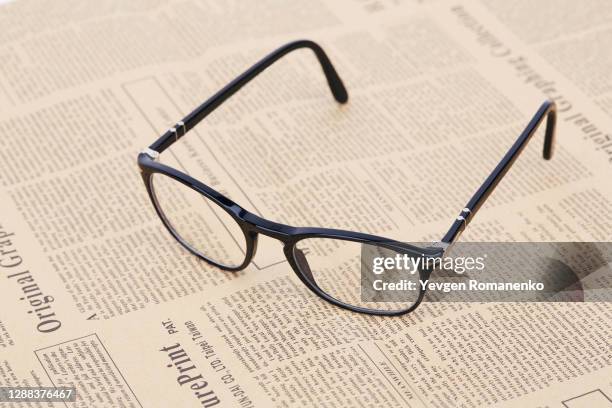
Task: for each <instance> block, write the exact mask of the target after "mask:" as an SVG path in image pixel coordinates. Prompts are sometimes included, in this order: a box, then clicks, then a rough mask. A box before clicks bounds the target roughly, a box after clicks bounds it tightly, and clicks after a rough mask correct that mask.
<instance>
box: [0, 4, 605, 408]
mask: <svg viewBox="0 0 612 408" xmlns="http://www.w3.org/2000/svg"><path fill="white" fill-rule="evenodd" d="M611 18H612V16H611V15H610V7H609V4H608V2H606V1H591V2H588V3H581V4H580V7H578V6H577V5H576V4H575V2H570V1H565V0H564V1H559V2H556V3H555V5H554V7H552V6H550V5H549V4H547V3H545V2H536V1H526V0H520V1H513V2H507V1H500V0H494V1H486V2H476V1H474V2H468V1H465V2H460V1H443V0H440V1H428V2H417V1H392V0H389V1H385V0H342V1H331V0H329V1H324V0H316V1H309V2H283V1H275V0H265V1H259V2H194V1H167V0H157V1H154V0H149V1H145V0H142V1H130V2H122V1H117V0H107V1H104V2H93V1H92V2H86V3H84V2H77V1H66V0H57V1H54V2H47V3H45V4H41V3H40V2H36V1H29V0H24V1H21V0H20V1H17V2H12V3H8V4H5V5H3V6H1V7H0V26H1V27H2V29H1V30H0V135H1V137H2V143H1V144H0V198H1V199H0V279H1V280H2V284H1V285H0V306H1V308H0V310H1V311H2V312H1V313H0V386H57V387H60V386H65V385H73V386H75V387H76V390H77V395H78V397H77V402H75V403H72V405H68V404H66V406H75V407H169V406H177V407H178V406H180V407H188V406H194V407H195V406H205V407H212V406H240V407H251V406H260V407H269V406H287V407H288V406H295V407H303V406H304V407H305V406H324V407H347V406H362V407H388V406H407V407H408V406H409V407H430V406H431V407H454V406H458V407H477V406H499V407H524V406H542V407H543V406H549V407H562V406H566V407H583V406H589V407H598V406H609V405H606V404H610V402H609V401H610V399H611V398H612V381H611V379H612V365H611V361H610V358H611V355H610V350H611V343H610V339H612V330H611V327H612V315H611V313H610V304H609V303H582V304H560V303H559V304H557V303H531V304H514V303H483V304H475V303H470V304H463V303H424V304H422V305H421V306H420V308H419V309H417V310H416V311H415V312H414V313H411V314H408V315H406V316H403V317H395V318H381V317H376V316H366V315H360V314H356V313H351V312H348V311H345V310H341V309H339V308H337V307H334V306H332V305H330V304H327V303H326V302H324V301H323V300H321V299H320V298H318V297H316V296H315V295H313V294H312V293H311V292H310V291H309V290H308V289H307V288H306V287H305V286H304V285H303V284H302V283H301V282H300V281H299V280H298V278H297V277H296V276H295V274H294V273H293V271H292V270H291V267H290V266H289V265H288V264H287V262H286V261H285V259H284V257H283V254H282V250H281V249H280V247H279V245H278V244H277V243H276V242H274V241H272V240H270V239H266V238H265V237H261V238H260V242H259V248H258V252H257V255H256V257H255V259H254V262H253V263H252V264H251V265H250V266H249V267H247V268H246V269H245V270H244V271H241V272H238V273H228V272H223V271H220V270H218V269H216V268H214V267H211V266H209V265H207V264H206V263H204V262H201V261H199V260H198V259H197V258H196V257H194V256H192V255H191V254H189V253H188V252H187V251H186V250H184V249H183V248H182V247H181V246H180V245H179V244H178V243H176V241H174V239H173V238H172V237H171V236H170V234H168V233H167V231H166V230H165V229H164V227H163V225H162V224H161V222H160V220H159V218H158V217H157V215H156V214H155V212H154V209H153V207H152V205H151V203H150V201H149V198H148V196H147V193H146V190H145V188H144V185H143V183H142V180H141V178H140V174H139V171H138V168H137V166H136V163H135V158H136V155H137V153H138V152H139V151H140V150H141V149H142V148H144V147H146V146H148V145H149V144H150V143H151V142H152V141H154V140H155V139H156V137H157V136H158V135H159V134H161V133H163V132H164V131H165V129H167V128H168V126H170V125H171V124H173V123H175V122H176V121H177V120H179V119H180V118H182V117H183V116H184V115H185V114H187V113H188V112H190V111H191V110H192V109H193V108H194V107H196V106H197V105H198V104H200V103H201V102H202V101H203V100H205V99H206V98H207V97H208V96H210V95H212V94H213V93H214V92H215V91H216V90H218V89H219V88H220V87H222V86H223V85H225V84H226V83H227V82H229V81H230V80H231V79H233V78H234V77H235V76H236V75H238V74H239V73H241V72H242V71H243V70H245V69H246V68H248V67H249V66H250V65H251V64H253V63H255V62H256V61H257V60H258V59H259V58H261V57H262V56H264V55H266V53H268V52H269V51H272V50H273V49H275V48H276V47H278V46H280V45H282V44H284V43H285V42H288V41H290V40H293V39H297V38H309V39H313V40H315V41H317V42H318V43H320V44H321V45H322V46H323V47H324V49H325V50H326V51H327V52H328V53H329V55H330V58H331V59H332V61H333V63H334V65H335V66H336V68H337V70H338V72H339V74H340V76H341V77H342V78H343V80H344V81H345V84H346V85H347V88H348V91H349V94H350V99H349V103H348V104H347V105H346V106H342V107H339V106H337V105H336V104H335V103H334V101H333V99H332V98H331V97H330V95H329V92H328V89H326V86H325V85H326V84H325V81H324V78H323V75H322V74H321V72H320V69H319V67H318V66H317V64H316V60H315V59H314V58H313V56H312V55H311V53H310V52H309V51H301V52H296V53H294V54H291V55H289V56H287V57H285V58H284V59H283V60H281V61H279V62H278V63H277V64H275V65H274V66H272V67H270V68H269V69H268V70H266V71H265V73H263V74H262V75H261V76H259V77H258V78H257V79H256V80H255V81H253V82H252V83H250V84H249V85H248V86H247V87H245V88H244V89H242V90H241V91H240V92H239V93H238V94H236V95H235V96H234V97H233V98H232V99H230V100H229V101H227V103H225V104H224V105H223V106H221V107H220V108H219V109H218V110H217V111H216V112H214V113H213V114H212V115H211V116H210V117H209V118H207V119H206V120H205V121H204V122H203V123H202V124H200V125H198V127H196V128H195V129H193V130H192V131H191V132H190V133H189V134H188V135H187V136H185V137H184V138H183V139H181V140H180V141H179V142H178V143H176V144H175V145H173V146H172V148H171V149H170V150H169V151H167V152H166V153H165V154H163V155H162V157H161V161H162V162H164V163H167V164H170V165H173V166H176V167H177V168H179V169H181V170H183V171H185V172H188V173H189V174H190V175H192V176H193V177H196V178H199V179H201V180H202V181H204V182H205V183H207V184H209V185H211V186H212V187H213V188H215V189H217V190H218V191H222V192H224V193H225V194H227V195H228V196H229V197H231V198H232V199H233V200H235V201H236V202H238V203H240V204H241V205H243V206H244V207H245V208H247V209H249V210H251V211H253V212H255V213H257V214H259V215H261V216H262V217H265V218H268V219H272V220H275V221H278V222H282V223H287V224H290V225H300V226H323V227H331V228H341V229H348V230H356V231H363V232H368V233H373V234H377V235H382V236H386V237H389V238H393V239H399V240H402V241H427V240H439V239H440V238H441V236H442V235H443V233H444V232H445V231H446V229H447V228H448V226H449V225H450V222H451V221H452V220H453V218H454V217H455V215H456V212H457V210H458V209H460V208H461V206H462V205H463V204H464V203H465V202H466V201H467V199H468V198H469V197H470V195H471V194H472V193H473V191H474V190H475V189H476V188H477V187H478V186H479V185H480V183H481V182H482V181H483V179H484V177H485V176H486V175H487V174H488V172H489V171H490V169H492V168H493V166H494V165H495V164H496V163H497V161H498V160H499V159H500V158H501V156H502V155H503V153H504V152H505V150H506V149H507V148H508V147H509V146H510V145H511V144H512V143H513V141H514V140H515V138H516V137H517V135H518V134H519V133H520V131H521V130H522V129H523V127H524V126H525V125H526V123H527V121H528V120H529V119H530V118H531V115H533V113H534V112H535V111H536V109H537V108H538V106H539V104H540V103H541V102H542V101H543V100H545V99H546V98H549V99H553V100H555V101H556V102H557V105H558V107H559V121H558V137H557V146H556V154H555V157H554V159H553V160H552V161H549V162H545V161H543V160H541V143H542V141H543V137H542V136H543V134H540V135H537V136H536V138H535V139H534V141H533V142H532V143H531V144H530V146H528V148H527V149H526V150H525V152H524V153H523V155H522V156H521V157H520V159H519V160H518V161H517V163H516V164H515V165H514V167H513V168H512V169H511V171H510V172H509V173H508V175H507V176H506V177H505V178H504V180H503V182H502V183H501V184H500V186H499V187H498V188H497V190H496V191H495V193H494V194H493V195H492V196H491V198H490V199H489V200H488V202H487V203H486V205H485V207H483V209H482V211H480V212H479V214H478V217H477V219H475V220H474V222H473V223H472V224H471V225H470V228H469V229H468V230H467V231H466V232H465V234H464V235H463V236H462V238H461V239H462V240H465V241H596V242H606V241H611V240H612V183H610V175H611V171H612V76H610V75H609V72H610V69H611V68H612V59H611V54H610V52H609V44H610V40H612V30H611V27H612V19H611ZM218 244H219V245H223V242H219V243H218ZM0 405H1V406H7V407H8V406H63V404H62V403H38V404H37V403H33V402H32V403H21V404H17V403H8V402H6V403H0Z"/></svg>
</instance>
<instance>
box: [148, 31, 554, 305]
mask: <svg viewBox="0 0 612 408" xmlns="http://www.w3.org/2000/svg"><path fill="white" fill-rule="evenodd" d="M302 48H308V49H310V50H311V51H312V52H313V53H314V54H315V56H316V57H317V59H318V61H319V63H320V65H321V67H322V69H323V73H324V74H325V77H326V79H327V83H328V85H329V87H330V90H331V92H332V95H333V96H334V98H335V100H336V101H337V102H338V103H340V104H345V103H346V102H348V93H347V91H346V88H345V86H344V84H343V82H342V80H341V79H340V77H339V76H338V73H337V72H336V69H335V68H334V66H333V65H332V63H331V61H330V59H329V58H328V56H327V54H326V53H325V52H324V51H323V49H322V48H321V47H320V46H319V45H318V44H316V43H315V42H313V41H310V40H297V41H293V42H290V43H288V44H285V45H284V46H282V47H280V48H278V49H276V50H275V51H273V52H272V53H270V54H269V55H267V56H266V57H264V58H263V59H261V60H260V61H259V62H257V63H256V64H255V65H253V66H252V67H251V68H249V69H248V70H246V71H245V72H244V73H242V74H241V75H239V76H238V77H236V78H235V79H234V80H233V81H231V82H230V83H229V84H227V85H226V86H225V87H223V88H222V89H221V90H220V91H218V92H217V93H215V94H214V95H213V96H212V97H210V98H209V99H208V100H206V101H205V102H204V103H202V104H201V105H200V106H198V107H197V108H196V109H195V110H194V111H192V112H191V113H190V114H188V115H187V116H185V117H184V118H183V119H182V120H181V121H179V122H177V123H176V124H175V125H174V126H173V127H171V128H170V129H168V130H167V131H166V132H165V133H164V134H163V135H161V136H160V137H159V138H158V139H157V140H156V141H155V142H154V143H153V144H151V145H150V146H149V147H148V148H146V149H144V150H143V151H142V152H140V153H139V154H138V158H137V162H138V166H139V168H140V172H141V175H142V179H143V181H144V183H145V186H146V189H147V192H148V194H149V197H150V199H151V202H152V203H153V206H154V208H155V211H156V212H157V214H158V216H159V217H160V219H161V220H162V223H163V224H164V226H165V227H166V229H167V230H168V231H169V232H170V234H171V235H172V236H173V237H174V238H175V239H176V240H177V241H178V242H179V243H180V244H181V245H182V246H183V247H185V248H186V249H187V250H188V251H189V252H191V253H192V254H193V255H195V256H197V257H198V258H200V259H202V260H204V261H206V262H207V263H209V264H211V265H214V266H216V267H218V268H220V269H223V270H226V271H233V272H235V271H239V270H242V269H244V268H246V267H247V265H249V264H250V263H251V261H252V259H253V257H254V255H255V252H256V250H257V240H258V236H259V234H263V235H266V236H268V237H271V238H274V239H277V240H279V241H281V242H282V243H283V245H284V247H283V252H284V253H285V257H286V258H287V261H288V262H289V264H290V265H291V267H292V269H293V271H294V272H295V273H296V275H297V276H298V278H299V279H300V280H301V281H302V282H303V283H304V284H305V285H306V286H307V287H308V288H309V289H310V290H311V291H312V292H313V293H315V294H316V295H317V296H319V297H320V298H322V299H324V300H326V301H328V302H330V303H332V304H334V305H336V306H339V307H341V308H344V309H347V310H351V311H353V312H358V313H365V314H371V315H381V316H400V315H404V314H407V313H410V312H412V311H413V310H415V309H416V308H417V307H418V306H419V305H420V304H421V302H422V300H423V298H424V296H425V293H426V288H424V287H422V286H421V285H419V286H421V287H420V293H419V296H418V299H417V300H416V302H415V303H414V304H413V305H412V306H410V307H409V308H406V309H402V310H379V309H370V308H365V307H361V306H355V305H351V304H348V303H345V302H343V301H340V300H338V299H336V298H334V297H332V296H331V295H329V294H327V293H326V292H325V291H323V290H322V289H321V288H320V287H319V286H318V285H317V283H316V281H315V279H314V277H313V276H312V273H310V272H309V271H305V270H302V269H301V268H300V267H299V265H298V263H299V260H298V259H296V249H297V248H296V244H297V243H298V242H299V241H301V240H304V239H307V238H330V239H339V240H344V241H353V242H358V243H362V244H371V245H376V246H380V247H383V248H386V249H390V250H393V251H397V252H401V253H407V254H411V255H414V256H427V257H432V258H441V257H443V256H444V254H445V253H446V252H447V251H448V250H449V249H450V247H451V246H452V244H453V243H454V242H455V241H456V240H457V239H458V237H459V236H460V235H461V233H462V232H463V231H464V230H465V228H466V227H467V225H468V224H469V223H470V222H471V221H472V219H473V218H474V216H475V215H476V213H477V212H478V210H479V209H480V208H481V207H482V205H483V204H484V202H485V201H486V200H487V198H488V197H489V195H490V194H491V193H492V192H493V190H494V189H495V187H496V186H497V185H498V184H499V182H500V181H501V179H502V178H503V177H504V176H505V174H506V173H507V172H508V170H509V169H510V167H511V166H512V164H514V162H515V161H516V159H517V158H518V156H519V155H520V153H521V152H522V151H523V149H524V148H525V146H526V145H527V143H528V142H529V140H530V139H531V138H532V136H533V135H534V134H535V132H536V130H537V129H538V127H539V125H540V124H541V123H542V121H543V119H544V118H545V117H546V132H545V139H544V150H543V157H544V159H545V160H550V159H551V157H552V154H553V145H554V140H555V127H556V117H557V115H556V113H557V110H556V104H555V102H554V101H551V100H547V101H545V102H544V103H543V104H542V105H541V106H540V108H539V109H538V111H537V112H536V114H535V115H534V116H533V118H532V119H531V121H530V122H529V123H528V124H527V126H526V128H525V130H523V132H522V133H521V134H520V136H519V137H518V139H517V140H516V142H515V143H514V144H513V145H512V147H510V149H509V150H508V152H507V153H506V154H505V155H504V157H503V158H502V160H501V161H500V162H499V164H498V165H497V166H496V167H495V169H494V170H493V171H492V172H491V174H490V175H489V176H488V177H487V178H486V180H485V181H484V182H483V184H482V185H481V186H480V187H479V188H478V190H477V191H476V192H475V193H474V195H473V196H472V198H471V199H470V200H469V201H468V203H467V204H466V205H465V206H464V208H463V209H462V210H461V211H460V212H459V215H458V216H457V218H456V219H455V220H454V221H453V224H452V225H451V227H450V228H449V230H448V232H447V233H446V234H445V235H444V237H443V238H442V239H441V240H440V241H439V242H434V243H432V245H431V246H428V247H420V246H415V245H411V244H407V243H404V242H401V241H397V240H392V239H389V238H384V237H380V236H376V235H371V234H365V233H360V232H354V231H347V230H339V229H331V228H318V227H294V226H290V225H286V224H282V223H277V222H274V221H270V220H267V219H265V218H262V217H260V216H258V215H256V214H254V213H252V212H249V211H247V210H245V209H244V208H243V207H241V206H240V205H238V204H236V203H235V202H233V201H232V200H230V199H229V198H228V197H226V196H225V195H223V194H221V193H219V192H218V191H216V190H214V189H212V188H211V187H209V186H208V185H206V184H204V183H202V182H200V181H199V180H196V179H195V178H193V177H191V176H190V175H188V174H186V173H183V172H181V171H179V170H176V169H175V168H172V167H170V166H167V165H165V164H162V163H160V162H159V161H158V159H159V155H160V154H161V153H162V152H163V151H165V150H166V149H167V148H169V147H170V146H171V145H172V144H173V143H175V142H176V141H178V140H179V139H180V138H181V137H183V136H184V135H185V134H186V133H187V132H189V130H191V129H192V128H193V127H195V126H196V125H197V124H198V123H200V122H201V121H202V120H203V119H204V118H205V117H206V116H208V115H209V114H210V113H211V112H213V111H214V110H215V109H216V108H217V107H219V106H220V105H221V104H222V103H223V102H225V101H226V100H227V99H228V98H229V97H231V96H232V95H233V94H234V93H236V92H237V91H238V90H239V89H240V88H242V87H243V86H244V85H246V84H247V83H248V82H249V81H251V80H252V79H253V78H255V77H256V76H257V75H258V74H260V73H261V72H262V71H264V70H265V69H266V68H268V67H269V66H270V65H272V64H273V63H274V62H276V61H277V60H279V59H280V58H282V57H283V56H285V55H286V54H288V53H290V52H292V51H295V50H298V49H302ZM156 173H159V174H163V175H165V176H168V177H171V178H172V179H174V180H176V181H178V182H180V183H182V184H183V185H185V186H187V187H189V188H191V189H193V190H195V191H197V192H198V193H200V194H202V195H203V196H204V197H206V198H208V199H209V200H212V201H213V202H214V203H215V204H217V205H218V206H219V207H220V208H222V209H223V210H225V211H226V212H227V213H228V214H229V215H230V216H231V217H232V218H233V219H234V220H235V221H236V223H237V224H238V225H239V227H240V229H241V230H242V232H243V234H244V237H245V240H246V253H245V259H244V261H243V263H242V264H241V265H238V266H227V265H223V264H220V263H218V262H215V261H214V260H213V259H210V258H207V257H206V256H204V255H203V254H201V253H200V252H199V251H198V250H197V249H195V248H194V247H192V246H191V245H190V244H189V243H188V242H186V241H185V240H184V239H183V238H182V237H181V236H180V235H179V234H178V232H177V231H176V230H175V229H174V227H172V225H171V223H170V222H169V221H168V219H167V218H166V216H165V215H164V213H163V211H162V210H161V208H160V206H159V204H158V202H157V198H156V196H155V193H154V191H153V186H152V176H153V175H154V174H156ZM431 273H432V271H431V270H428V269H423V268H421V269H419V277H420V280H421V281H426V280H428V279H429V277H430V275H431Z"/></svg>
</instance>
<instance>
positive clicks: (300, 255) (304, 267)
mask: <svg viewBox="0 0 612 408" xmlns="http://www.w3.org/2000/svg"><path fill="white" fill-rule="evenodd" d="M293 254H294V257H295V262H296V263H297V265H298V268H300V272H302V273H303V274H304V275H306V276H307V277H308V279H310V281H311V282H312V283H313V284H314V285H315V286H317V287H318V285H317V281H315V278H314V276H312V271H311V270H310V265H308V261H307V260H306V256H305V255H304V252H303V251H302V250H301V249H298V248H293Z"/></svg>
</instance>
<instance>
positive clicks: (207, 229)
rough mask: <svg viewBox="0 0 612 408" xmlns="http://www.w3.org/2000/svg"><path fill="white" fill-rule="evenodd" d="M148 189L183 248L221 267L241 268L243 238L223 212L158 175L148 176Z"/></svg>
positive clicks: (204, 198)
mask: <svg viewBox="0 0 612 408" xmlns="http://www.w3.org/2000/svg"><path fill="white" fill-rule="evenodd" d="M151 188H152V191H153V195H154V198H155V205H156V206H157V208H158V209H159V210H160V212H161V213H162V214H163V217H164V218H165V222H166V224H167V225H169V226H170V228H171V229H172V230H173V231H174V232H175V234H176V235H177V236H178V237H179V241H180V242H181V243H182V244H183V245H184V246H186V247H188V248H190V249H191V250H192V251H195V252H197V253H198V254H200V255H201V256H203V257H204V258H207V259H209V260H211V261H213V262H215V263H217V264H220V265H222V266H226V267H229V268H234V267H238V266H240V265H242V264H243V262H244V260H245V257H246V251H247V244H246V242H247V241H246V237H245V235H244V232H243V231H242V229H241V228H240V225H238V223H237V222H236V220H235V219H234V218H233V217H232V216H231V215H230V214H229V213H228V212H227V211H225V209H223V208H222V207H221V206H219V205H218V204H217V203H215V202H214V201H213V200H211V199H209V198H207V197H206V196H204V195H202V194H201V193H200V192H198V191H196V190H194V189H193V188H191V187H190V186H187V185H185V184H183V183H181V182H180V181H178V180H175V179H173V178H172V177H169V176H166V175H164V174H161V173H155V174H153V175H152V176H151Z"/></svg>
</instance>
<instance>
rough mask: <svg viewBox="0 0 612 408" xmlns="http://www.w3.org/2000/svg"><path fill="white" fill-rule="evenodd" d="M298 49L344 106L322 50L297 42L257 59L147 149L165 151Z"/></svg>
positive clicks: (344, 98) (337, 81) (340, 89)
mask: <svg viewBox="0 0 612 408" xmlns="http://www.w3.org/2000/svg"><path fill="white" fill-rule="evenodd" d="M300 48H310V49H311V50H312V51H313V52H314V53H315V55H316V57H317V59H318V60H319V63H320V64H321V67H322V68H323V73H324V74H325V77H326V78H327V83H328V84H329V87H330V89H331V92H332V94H333V95H334V98H335V99H336V101H338V102H339V103H346V102H347V101H348V93H347V92H346V88H345V87H344V84H343V83H342V80H341V79H340V77H339V76H338V73H337V72H336V70H335V69H334V66H333V65H332V63H331V61H330V60H329V58H328V57H327V54H325V51H323V49H322V48H321V47H320V46H319V45H318V44H317V43H315V42H313V41H310V40H298V41H294V42H290V43H288V44H285V45H283V46H282V47H280V48H278V49H277V50H276V51H274V52H272V53H270V54H269V55H268V56H266V57H264V58H263V59H261V60H260V61H259V62H258V63H256V64H255V65H253V66H252V67H251V68H249V69H248V70H246V71H245V72H244V73H242V74H241V75H240V76H238V77H236V78H235V79H234V80H233V81H232V82H230V83H229V84H227V85H226V86H225V87H223V89H221V90H220V91H218V92H217V93H216V94H214V95H213V96H212V97H210V98H209V99H208V100H207V101H206V102H204V103H203V104H202V105H200V106H198V108H197V109H195V110H194V111H193V112H191V113H190V114H189V115H187V116H185V118H183V120H181V121H179V122H177V124H176V125H175V126H173V127H172V128H170V129H169V130H168V131H166V133H164V134H163V135H162V136H161V137H160V138H159V139H157V140H156V141H155V142H154V143H153V144H152V145H151V146H149V149H151V150H154V151H156V152H157V153H161V152H163V151H164V150H166V149H167V148H168V147H170V146H171V145H172V143H174V142H176V141H177V140H178V139H179V138H181V137H182V136H184V135H185V133H187V132H188V131H189V130H190V129H191V128H193V127H194V126H196V125H197V124H198V123H200V121H201V120H202V119H204V118H205V117H206V116H208V115H209V114H210V113H211V112H212V111H214V110H215V109H216V108H217V107H218V106H219V105H221V104H222V103H223V102H225V101H226V100H227V99H228V98H229V97H230V96H232V95H233V94H235V93H236V92H237V91H238V90H239V89H240V88H242V87H243V86H244V85H246V84H247V83H248V82H249V81H251V80H252V79H253V78H255V77H256V76H257V75H259V74H260V73H261V72H262V71H263V70H265V69H266V68H268V67H269V66H270V65H272V64H273V63H274V62H276V61H277V60H279V59H280V58H282V57H283V56H285V55H286V54H288V53H290V52H291V51H294V50H297V49H300Z"/></svg>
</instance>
